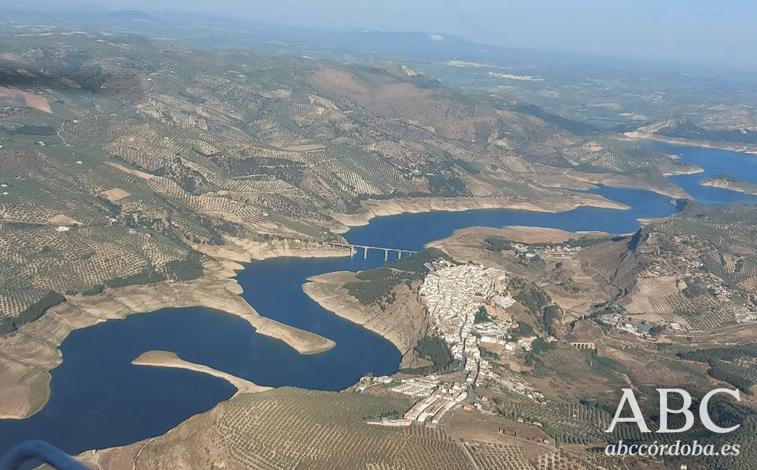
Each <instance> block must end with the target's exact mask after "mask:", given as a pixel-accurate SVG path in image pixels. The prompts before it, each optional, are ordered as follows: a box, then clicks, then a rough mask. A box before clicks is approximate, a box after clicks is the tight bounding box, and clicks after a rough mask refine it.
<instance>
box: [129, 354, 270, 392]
mask: <svg viewBox="0 0 757 470" xmlns="http://www.w3.org/2000/svg"><path fill="white" fill-rule="evenodd" d="M131 363H132V364H134V365H137V366H150V367H168V368H174V369H185V370H191V371H193V372H199V373H201V374H208V375H212V376H213V377H218V378H219V379H223V380H225V381H227V382H228V383H230V384H231V385H233V386H234V388H236V389H237V393H260V392H265V391H266V390H270V389H271V387H263V386H260V385H258V384H256V383H253V382H250V381H249V380H245V379H242V378H239V377H237V376H236V375H231V374H228V373H226V372H222V371H220V370H216V369H213V368H212V367H208V366H204V365H202V364H197V363H194V362H189V361H185V360H184V359H182V358H180V357H179V356H178V355H177V354H176V353H173V352H170V351H147V352H145V353H142V354H141V355H140V356H139V357H137V358H136V359H134V360H133V361H131Z"/></svg>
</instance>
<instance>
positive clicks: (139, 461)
mask: <svg viewBox="0 0 757 470" xmlns="http://www.w3.org/2000/svg"><path fill="white" fill-rule="evenodd" d="M409 405H410V404H409V403H408V402H406V401H404V400H403V399H402V398H397V397H394V398H392V397H386V396H383V397H379V396H369V395H366V394H356V393H352V392H342V393H329V392H314V391H305V390H298V389H291V388H281V389H276V390H271V391H268V392H263V393H259V394H254V395H241V396H238V397H235V398H233V399H231V400H230V401H228V402H226V403H223V404H221V405H219V406H218V407H216V408H215V409H213V410H212V411H210V412H208V413H204V414H201V415H198V416H196V417H194V418H192V419H190V420H188V421H186V422H185V423H183V424H181V425H180V426H179V427H177V428H175V429H174V430H172V431H170V432H169V433H167V434H166V435H164V436H161V437H159V438H157V439H153V440H151V441H150V442H149V443H147V442H145V443H136V444H133V445H131V446H127V447H122V448H117V449H112V450H106V451H101V452H98V453H97V454H91V453H88V454H85V455H84V456H83V458H85V459H86V460H87V461H90V463H91V464H93V465H95V466H96V468H100V469H103V470H105V469H108V468H121V467H119V463H120V462H124V461H129V462H131V461H132V460H131V459H132V458H135V460H134V465H135V467H134V468H156V467H161V466H164V465H168V466H170V467H171V468H197V466H198V465H199V466H201V467H205V466H211V465H223V466H225V467H226V468H235V469H236V468H238V469H241V468H261V469H262V468H323V469H326V468H379V469H390V468H419V469H425V468H427V469H435V468H450V469H470V468H473V467H472V466H471V464H470V463H469V460H468V458H467V455H466V452H465V450H464V448H463V446H462V444H460V443H458V442H456V441H455V440H453V439H452V438H450V437H449V436H448V435H446V434H445V433H444V432H443V431H440V430H434V429H428V428H424V427H420V426H417V427H416V426H412V427H408V428H397V427H387V426H379V425H375V424H368V422H367V421H368V420H371V419H378V418H381V417H387V416H395V415H397V414H400V415H401V413H402V412H404V410H405V409H406V408H407V407H409ZM334 410H339V412H338V413H335V412H334ZM140 449H141V450H140ZM135 454H138V458H137V457H134V456H135Z"/></svg>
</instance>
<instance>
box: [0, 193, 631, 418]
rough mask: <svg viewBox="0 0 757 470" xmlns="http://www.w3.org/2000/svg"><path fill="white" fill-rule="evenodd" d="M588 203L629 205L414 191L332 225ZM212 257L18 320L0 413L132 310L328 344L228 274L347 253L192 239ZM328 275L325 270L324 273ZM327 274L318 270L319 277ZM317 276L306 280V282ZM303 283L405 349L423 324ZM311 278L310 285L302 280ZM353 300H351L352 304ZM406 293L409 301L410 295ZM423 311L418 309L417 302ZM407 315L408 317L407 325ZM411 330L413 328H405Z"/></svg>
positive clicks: (24, 405)
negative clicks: (229, 317) (81, 342)
mask: <svg viewBox="0 0 757 470" xmlns="http://www.w3.org/2000/svg"><path fill="white" fill-rule="evenodd" d="M582 205H587V206H593V207H600V208H608V209H619V210H624V209H628V207H627V206H625V205H622V204H619V203H616V202H613V201H610V200H608V199H606V198H603V197H601V196H595V195H587V196H586V197H583V198H581V199H579V200H572V201H560V202H556V203H551V204H548V205H544V204H542V205H539V204H538V203H527V202H513V201H508V200H503V199H496V198H416V199H399V200H390V201H377V200H371V201H366V202H365V203H364V205H363V211H361V212H360V213H358V214H336V215H335V216H334V219H335V220H336V221H337V222H338V223H339V224H343V227H342V226H339V225H337V226H336V227H335V228H336V230H337V231H340V232H346V231H347V230H348V229H349V226H359V225H365V224H367V223H368V222H369V221H370V220H371V219H372V218H374V217H379V216H387V215H397V214H402V213H420V212H432V211H465V210H474V209H514V210H527V211H538V212H561V211H567V210H572V209H575V208H576V207H579V206H582ZM195 248H196V249H198V251H201V252H203V253H205V254H207V255H209V256H211V257H212V258H214V261H213V262H211V263H208V264H207V266H206V269H205V275H204V276H203V277H202V278H200V279H198V280H195V281H191V282H161V283H156V284H149V285H137V286H128V287H123V288H118V289H107V290H106V291H104V292H102V293H101V294H97V295H94V296H81V295H78V296H71V297H69V298H67V301H66V302H64V303H63V304H61V305H58V306H56V307H53V308H51V309H49V310H48V312H46V314H45V315H44V316H43V317H42V318H41V319H39V320H37V321H35V322H32V323H29V324H26V325H23V326H22V327H21V328H19V330H18V331H16V332H15V333H13V334H11V335H6V336H4V337H3V341H2V342H0V418H3V419H23V418H27V417H29V416H31V415H33V414H35V413H36V412H37V411H39V410H41V409H42V408H43V407H44V405H45V404H46V403H47V401H48V399H49V396H50V370H52V369H54V368H55V367H57V366H58V365H60V363H61V362H62V356H61V353H60V350H59V349H58V346H60V344H62V343H63V341H64V340H65V338H66V337H67V336H68V334H69V333H70V332H71V331H73V330H76V329H80V328H86V327H89V326H93V325H95V324H97V323H100V322H103V321H106V320H111V319H121V318H125V317H126V316H128V315H130V314H135V313H146V312H153V311H157V310H160V309H165V308H182V307H206V308H212V309H216V310H220V311H224V312H227V313H230V314H233V315H237V316H239V317H241V318H243V319H245V320H246V321H247V322H248V323H249V324H250V325H251V326H252V327H253V328H255V329H256V331H257V332H258V333H260V334H263V335H266V336H269V337H272V338H276V339H279V340H281V341H283V342H285V343H286V344H288V345H289V346H291V347H292V348H294V349H296V350H297V351H298V352H300V353H301V354H317V353H320V352H323V351H326V350H328V349H330V348H332V347H334V345H335V343H334V342H333V341H332V340H329V339H327V338H323V337H321V336H318V335H316V334H313V333H310V332H307V331H303V330H300V329H297V328H294V327H290V326H288V325H285V324H282V323H279V322H276V321H274V320H271V319H269V318H266V317H263V316H260V315H259V314H258V313H257V312H256V311H255V310H254V309H253V308H252V307H251V306H250V305H249V304H248V303H247V302H246V301H245V300H244V299H243V298H242V297H241V295H240V294H241V293H242V287H241V286H240V285H239V284H238V283H237V281H236V280H235V279H234V278H235V276H236V271H239V270H241V269H243V266H242V265H241V264H240V263H246V262H249V261H250V260H263V259H269V258H275V257H288V256H291V257H335V256H348V255H349V253H348V252H345V251H344V250H340V249H339V248H335V247H329V246H324V245H320V244H318V243H315V242H307V241H295V240H271V241H266V242H260V241H252V240H244V239H239V238H231V237H229V238H227V239H226V244H224V245H220V246H207V245H203V246H195ZM324 276H328V275H324ZM325 279H326V277H318V278H317V280H318V281H323V280H325ZM313 280H316V278H314V279H311V281H313ZM318 284H319V287H318V288H316V287H315V285H311V282H309V283H307V284H306V285H305V291H306V293H307V294H308V295H310V296H311V297H312V298H314V300H316V301H317V302H319V303H322V302H323V304H324V306H325V308H326V309H328V310H331V311H333V312H335V313H336V314H338V315H339V316H342V317H344V318H346V319H348V320H350V321H353V322H355V323H358V324H360V325H363V326H365V327H366V328H367V329H369V330H371V331H374V332H376V333H377V334H379V335H381V336H383V337H385V338H386V339H388V340H389V341H391V342H392V343H393V344H395V346H397V348H398V349H399V350H400V351H401V352H402V353H403V354H406V353H407V352H409V351H412V348H413V346H414V345H415V344H416V342H417V340H418V338H417V332H418V331H425V330H424V328H423V319H417V318H410V319H408V318H407V317H406V316H405V315H402V314H401V312H380V311H371V309H369V308H365V306H362V305H361V304H360V303H359V302H357V301H356V300H355V299H354V298H352V297H351V296H349V295H347V296H346V297H345V296H344V293H342V295H334V294H333V292H332V293H331V294H328V290H329V289H333V288H334V287H335V286H334V285H329V286H326V285H324V284H323V283H321V282H319V283H318ZM309 285H311V286H310V287H307V286H309ZM349 299H352V300H353V301H354V303H350V301H349ZM412 301H413V300H412V295H408V302H412ZM420 310H422V309H420ZM408 322H410V323H411V324H408ZM408 331H409V332H411V333H408Z"/></svg>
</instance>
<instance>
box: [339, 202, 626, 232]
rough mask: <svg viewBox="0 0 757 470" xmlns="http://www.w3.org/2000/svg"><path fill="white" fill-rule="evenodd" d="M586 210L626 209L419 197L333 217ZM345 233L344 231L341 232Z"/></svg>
mask: <svg viewBox="0 0 757 470" xmlns="http://www.w3.org/2000/svg"><path fill="white" fill-rule="evenodd" d="M582 206H588V207H596V208H600V209H617V210H627V209H629V207H628V206H626V205H625V204H620V203H617V202H615V201H611V200H609V199H606V198H604V197H602V196H596V195H593V194H588V195H586V196H585V197H582V198H581V199H579V200H567V201H554V202H551V203H547V204H540V203H538V202H523V201H511V200H507V199H498V198H470V197H463V198H435V197H423V198H412V199H391V200H377V199H370V200H368V201H365V202H364V203H363V205H362V208H361V211H360V212H358V213H355V214H346V213H338V214H334V215H333V217H334V218H335V219H336V220H338V221H339V222H341V223H342V224H344V225H345V226H347V227H356V226H361V225H367V224H368V223H369V222H370V221H371V219H373V218H375V217H384V216H388V215H399V214H418V213H423V212H434V211H440V212H441V211H447V212H462V211H467V210H477V209H511V210H522V211H533V212H549V213H556V212H565V211H570V210H573V209H576V208H578V207H582ZM345 231H346V230H345Z"/></svg>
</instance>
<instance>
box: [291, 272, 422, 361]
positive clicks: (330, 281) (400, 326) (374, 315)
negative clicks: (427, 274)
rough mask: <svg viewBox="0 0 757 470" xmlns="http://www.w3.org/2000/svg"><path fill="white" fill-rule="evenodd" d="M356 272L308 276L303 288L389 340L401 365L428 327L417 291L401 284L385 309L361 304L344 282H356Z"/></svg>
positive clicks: (343, 314)
mask: <svg viewBox="0 0 757 470" xmlns="http://www.w3.org/2000/svg"><path fill="white" fill-rule="evenodd" d="M357 280H358V279H357V277H356V274H355V273H353V272H348V271H338V272H333V273H327V274H320V275H317V276H312V277H310V278H308V282H306V283H305V284H303V286H302V290H303V291H305V294H307V295H308V297H310V298H311V299H313V300H314V301H315V302H317V303H318V304H319V305H321V306H322V307H323V308H325V309H326V310H329V311H330V312H332V313H334V314H336V315H338V316H340V317H342V318H344V319H346V320H349V321H351V322H353V323H356V324H358V325H361V326H363V327H364V328H366V329H368V330H371V331H373V332H374V333H376V334H378V335H380V336H382V337H384V338H385V339H387V340H388V341H390V342H391V343H392V344H394V346H395V347H396V348H397V349H398V350H399V351H400V352H401V353H402V355H403V366H404V365H405V364H406V363H407V361H409V360H412V358H413V357H414V355H413V354H412V350H413V348H414V347H415V345H416V344H417V343H418V340H420V339H421V338H422V337H423V336H424V335H425V333H426V331H427V329H428V319H427V312H426V309H425V307H424V306H423V304H422V303H421V300H420V298H419V297H418V294H417V291H416V290H415V289H414V288H413V287H412V286H408V285H406V284H404V283H402V284H400V285H398V286H397V287H395V289H394V293H395V299H396V300H395V301H394V302H393V303H392V304H391V305H390V306H388V307H387V308H384V309H382V308H381V307H379V306H378V305H364V304H362V303H361V302H360V301H359V300H357V299H356V298H355V297H353V296H351V295H350V294H349V292H348V291H347V289H345V287H344V285H345V284H346V283H348V282H354V281H357Z"/></svg>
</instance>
